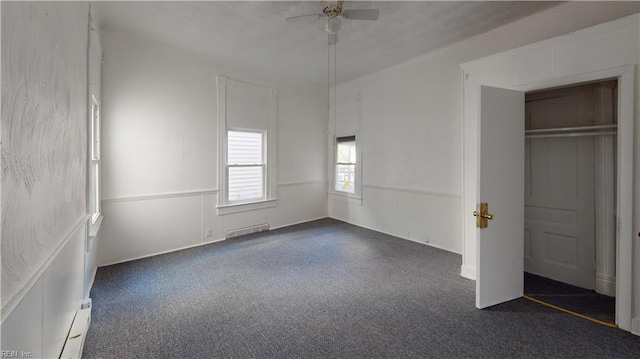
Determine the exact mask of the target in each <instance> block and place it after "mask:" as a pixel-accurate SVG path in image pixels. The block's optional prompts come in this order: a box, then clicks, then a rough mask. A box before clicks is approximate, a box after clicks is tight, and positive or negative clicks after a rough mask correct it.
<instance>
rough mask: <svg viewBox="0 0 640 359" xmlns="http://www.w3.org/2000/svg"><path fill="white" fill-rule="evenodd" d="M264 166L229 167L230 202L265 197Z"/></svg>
mask: <svg viewBox="0 0 640 359" xmlns="http://www.w3.org/2000/svg"><path fill="white" fill-rule="evenodd" d="M263 183H264V181H263V167H262V166H250V167H229V202H235V201H245V200H250V199H262V198H263Z"/></svg>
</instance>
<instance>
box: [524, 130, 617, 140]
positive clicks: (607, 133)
mask: <svg viewBox="0 0 640 359" xmlns="http://www.w3.org/2000/svg"><path fill="white" fill-rule="evenodd" d="M617 134H618V132H617V131H609V132H578V133H549V134H543V135H525V136H524V138H526V139H529V138H554V137H587V136H615V135H617Z"/></svg>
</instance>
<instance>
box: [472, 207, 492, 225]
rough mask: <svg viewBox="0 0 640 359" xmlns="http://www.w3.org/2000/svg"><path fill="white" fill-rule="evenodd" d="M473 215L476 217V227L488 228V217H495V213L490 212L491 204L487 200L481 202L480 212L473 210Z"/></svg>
mask: <svg viewBox="0 0 640 359" xmlns="http://www.w3.org/2000/svg"><path fill="white" fill-rule="evenodd" d="M473 215H474V216H475V217H476V227H478V228H487V226H488V225H489V224H488V222H487V219H493V214H491V213H489V205H488V204H487V203H485V202H483V203H480V212H478V211H473Z"/></svg>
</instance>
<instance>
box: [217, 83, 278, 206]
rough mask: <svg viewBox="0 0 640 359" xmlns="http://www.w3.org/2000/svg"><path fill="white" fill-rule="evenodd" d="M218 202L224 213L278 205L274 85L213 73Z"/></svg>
mask: <svg viewBox="0 0 640 359" xmlns="http://www.w3.org/2000/svg"><path fill="white" fill-rule="evenodd" d="M216 79H217V90H218V93H217V100H218V103H217V104H218V113H217V115H218V131H217V135H218V156H219V157H218V166H219V168H218V190H219V193H218V196H217V197H218V205H217V207H216V213H217V214H218V215H226V214H231V213H241V212H246V211H254V210H257V209H264V208H270V207H275V206H277V205H278V200H277V198H276V194H277V192H278V191H277V183H278V180H277V176H276V170H277V165H276V161H277V158H276V152H277V151H276V148H277V147H276V146H277V143H276V141H275V140H276V138H277V122H278V121H277V114H278V111H277V109H278V90H277V89H273V88H269V87H264V86H260V85H255V84H250V83H247V82H242V81H236V80H232V79H230V78H227V77H226V76H217V78H216Z"/></svg>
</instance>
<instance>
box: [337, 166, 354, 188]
mask: <svg viewBox="0 0 640 359" xmlns="http://www.w3.org/2000/svg"><path fill="white" fill-rule="evenodd" d="M355 174H356V165H336V191H341V192H349V193H355V191H356V187H355V178H356V176H355Z"/></svg>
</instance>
